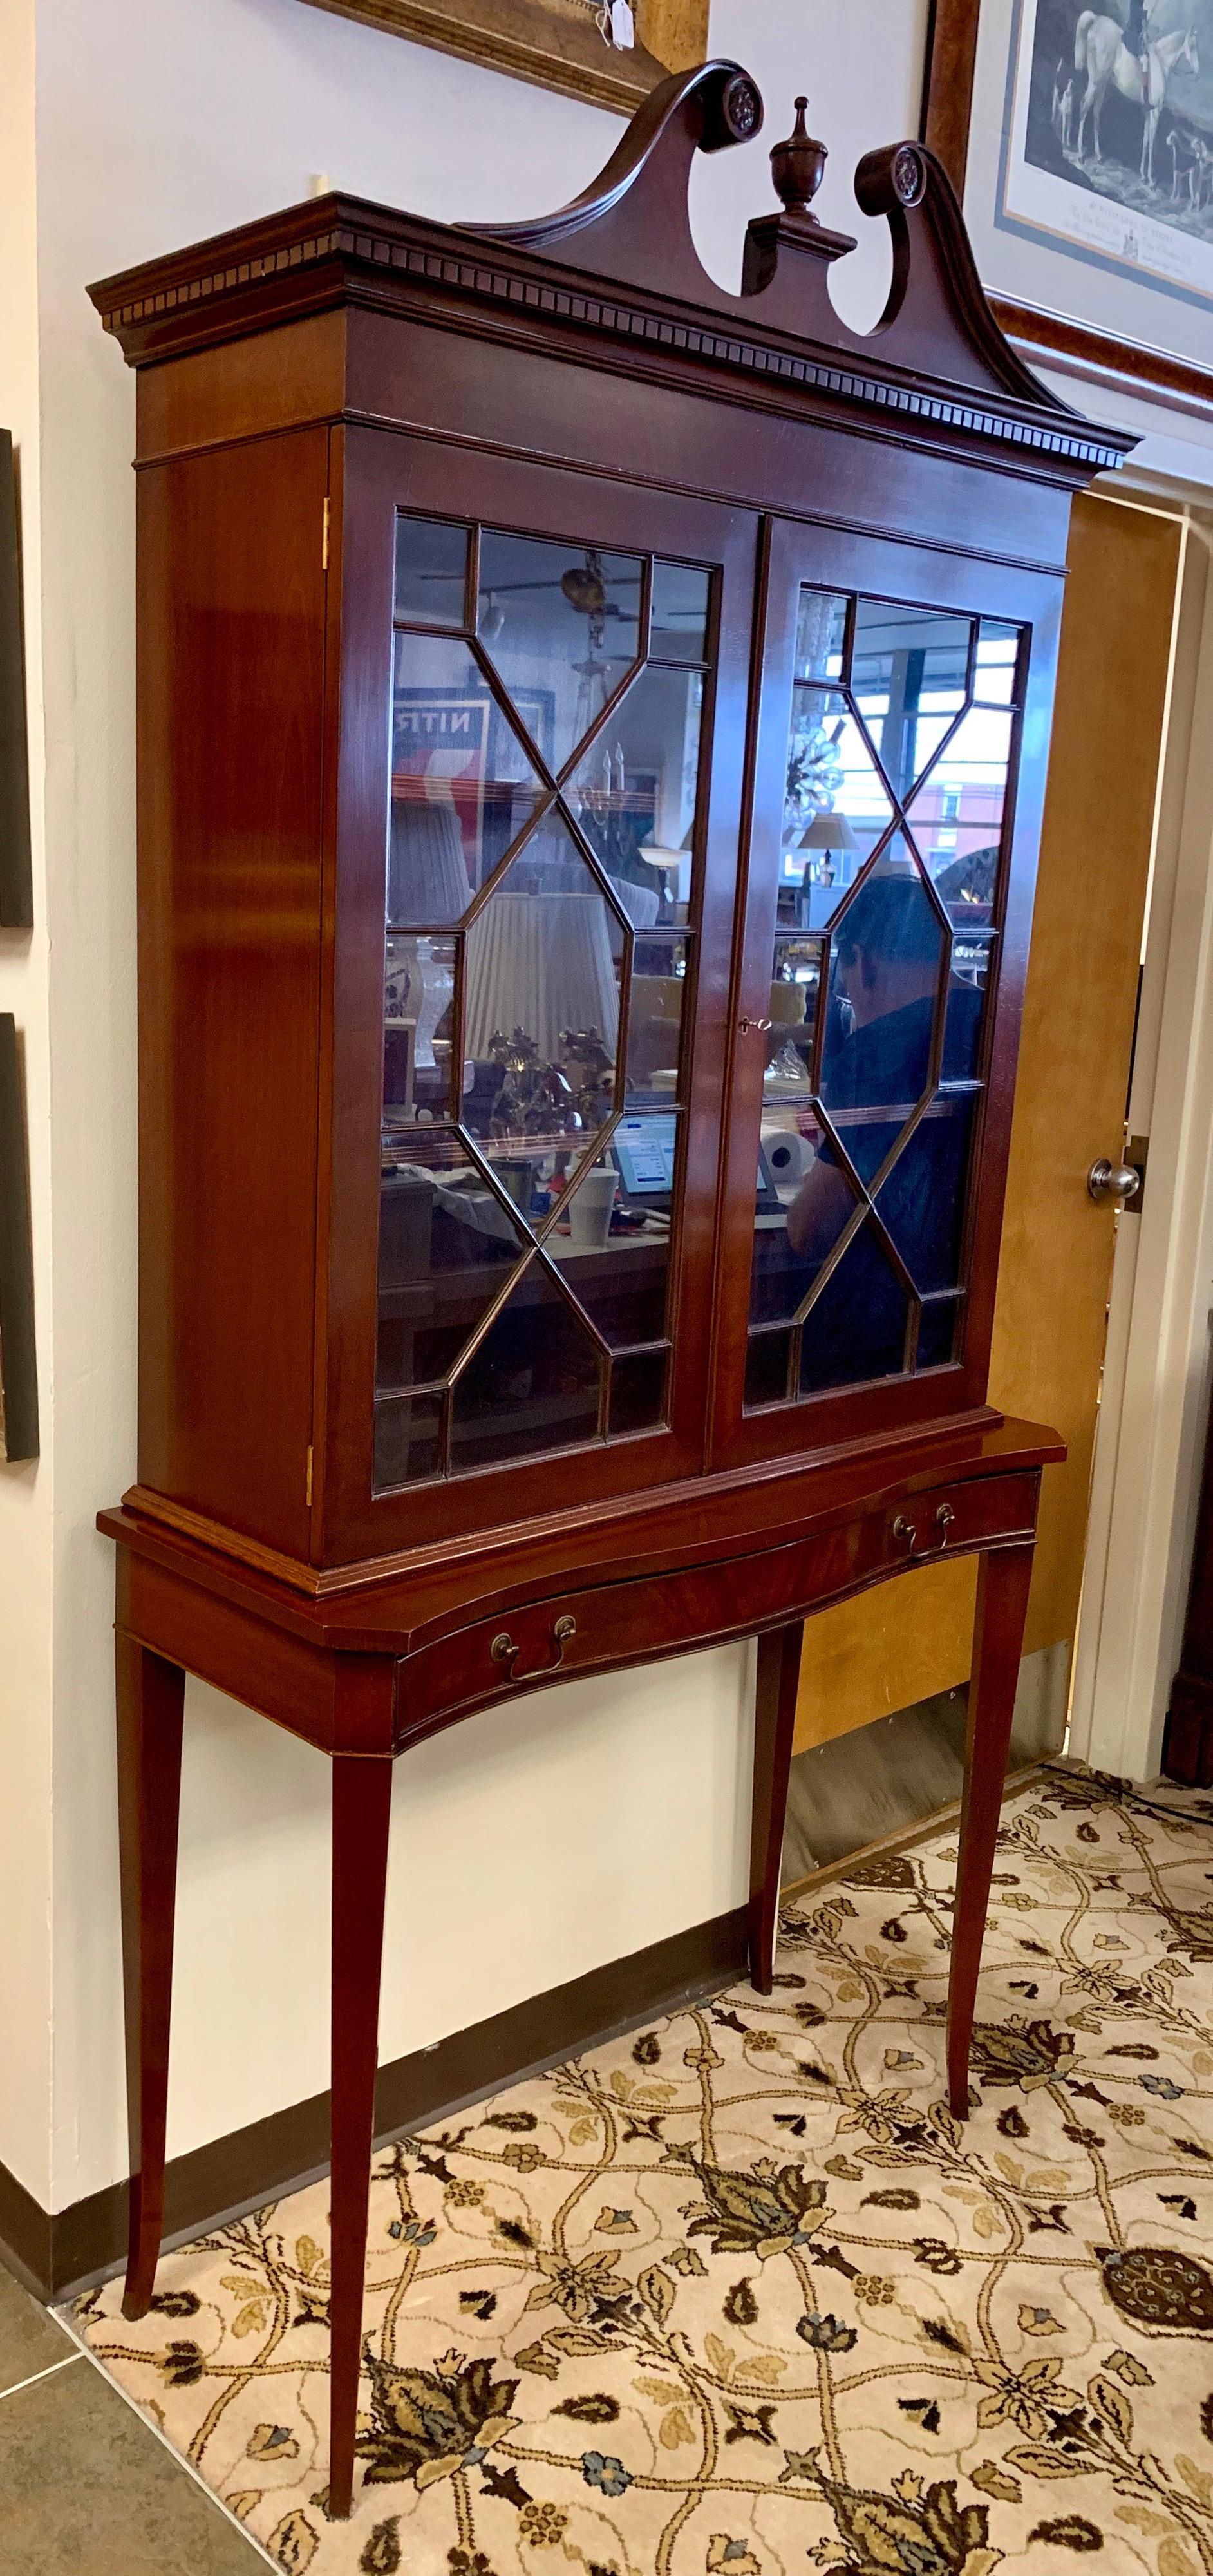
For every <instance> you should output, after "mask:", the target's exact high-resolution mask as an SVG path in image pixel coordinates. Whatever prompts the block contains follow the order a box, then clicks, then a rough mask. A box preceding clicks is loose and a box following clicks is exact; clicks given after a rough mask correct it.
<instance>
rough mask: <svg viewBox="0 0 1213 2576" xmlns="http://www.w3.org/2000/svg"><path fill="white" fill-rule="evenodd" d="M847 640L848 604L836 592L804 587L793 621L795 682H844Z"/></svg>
mask: <svg viewBox="0 0 1213 2576" xmlns="http://www.w3.org/2000/svg"><path fill="white" fill-rule="evenodd" d="M846 639H847V601H846V600H845V599H844V598H841V597H840V596H839V595H838V593H837V592H833V591H828V590H810V589H809V588H808V585H807V584H806V585H805V587H804V589H802V591H801V594H800V607H799V610H798V612H797V618H796V670H795V676H796V679H797V680H798V681H800V680H818V681H821V680H841V679H843V678H845V668H844V656H845V652H846Z"/></svg>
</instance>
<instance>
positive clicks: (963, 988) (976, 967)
mask: <svg viewBox="0 0 1213 2576" xmlns="http://www.w3.org/2000/svg"><path fill="white" fill-rule="evenodd" d="M994 938H995V933H994V932H993V931H992V930H986V931H981V930H979V931H977V932H976V933H975V934H968V933H962V932H961V931H960V930H959V929H957V931H956V932H955V933H954V935H953V939H952V966H951V972H950V974H949V977H948V1016H947V1021H946V1024H945V1030H944V1041H943V1078H944V1081H945V1082H971V1081H972V1080H973V1079H974V1077H975V1076H976V1073H977V1067H978V1063H979V1060H980V1055H981V1024H982V1020H983V1018H984V1015H985V993H986V985H987V983H988V980H989V973H990V963H991V960H992V958H993V954H994Z"/></svg>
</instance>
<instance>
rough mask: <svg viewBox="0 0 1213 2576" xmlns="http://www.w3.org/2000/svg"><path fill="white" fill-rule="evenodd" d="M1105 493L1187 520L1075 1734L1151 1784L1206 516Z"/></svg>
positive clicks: (1195, 882)
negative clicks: (1138, 1173) (1132, 1149)
mask: <svg viewBox="0 0 1213 2576" xmlns="http://www.w3.org/2000/svg"><path fill="white" fill-rule="evenodd" d="M1095 493H1096V496H1097V497H1098V498H1100V499H1102V500H1103V501H1104V502H1105V503H1106V504H1107V505H1108V506H1109V507H1118V508H1126V507H1127V508H1134V509H1144V510H1153V511H1155V512H1161V513H1162V514H1163V515H1165V516H1167V517H1168V518H1172V519H1177V520H1178V521H1179V522H1180V524H1181V529H1182V535H1181V551H1180V561H1179V573H1178V580H1177V585H1176V600H1175V615H1174V622H1173V627H1172V640H1171V666H1170V673H1169V677H1168V688H1167V705H1166V715H1165V719H1164V732H1163V742H1162V749H1161V759H1160V767H1159V781H1158V795H1157V800H1156V805H1155V818H1154V840H1153V849H1152V852H1151V866H1150V881H1149V892H1148V897H1147V914H1146V923H1145V931H1144V940H1143V961H1142V976H1141V988H1140V1003H1139V1016H1138V1029H1137V1038H1136V1044H1135V1048H1134V1059H1133V1070H1132V1076H1131V1082H1130V1091H1129V1100H1128V1104H1127V1109H1128V1114H1127V1119H1126V1131H1125V1132H1126V1136H1127V1137H1129V1136H1131V1137H1135V1138H1136V1137H1143V1138H1148V1140H1149V1166H1148V1174H1147V1183H1146V1188H1145V1191H1144V1193H1143V1198H1142V1206H1141V1211H1140V1214H1136V1213H1133V1212H1130V1211H1128V1210H1126V1211H1125V1213H1124V1214H1123V1215H1122V1216H1121V1217H1120V1218H1119V1219H1118V1223H1117V1239H1116V1246H1115V1252H1114V1256H1113V1267H1112V1280H1111V1289H1110V1297H1109V1312H1108V1336H1107V1346H1106V1350H1105V1358H1104V1372H1103V1386H1102V1396H1101V1404H1100V1416H1099V1424H1098V1428H1097V1433H1096V1443H1095V1456H1094V1462H1093V1467H1092V1479H1091V1512H1090V1519H1089V1523H1088V1531H1087V1549H1086V1558H1085V1564H1084V1573H1083V1592H1082V1602H1081V1607H1080V1612H1079V1623H1078V1634H1077V1639H1076V1645H1075V1655H1074V1666H1073V1677H1072V1684H1071V1702H1070V1732H1069V1737H1068V1750H1069V1751H1070V1753H1071V1754H1073V1755H1075V1756H1077V1757H1078V1758H1080V1759H1081V1760H1083V1761H1085V1762H1089V1763H1090V1764H1091V1766H1092V1767H1093V1768H1094V1769H1097V1770H1102V1771H1108V1772H1111V1773H1114V1774H1115V1775H1116V1776H1117V1777H1121V1778H1128V1779H1132V1780H1136V1781H1144V1780H1151V1779H1154V1778H1156V1777H1157V1775H1158V1770H1159V1764H1160V1760H1161V1753H1162V1731H1163V1725H1164V1721H1165V1717H1166V1711H1167V1705H1168V1701H1169V1698H1170V1691H1171V1683H1172V1679H1173V1677H1174V1673H1175V1669H1176V1666H1177V1664H1178V1661H1179V1651H1180V1641H1181V1637H1182V1632H1183V1621H1184V1611H1185V1604H1186V1598H1187V1588H1188V1577H1189V1569H1190V1565H1191V1557H1192V1546H1193V1540H1194V1534H1195V1519H1196V1507H1197V1498H1198V1488H1199V1482H1200V1470H1201V1457H1202V1450H1203V1432H1204V1422H1205V1415H1206V1408H1207V1399H1208V1386H1209V1373H1210V1306H1211V1282H1213V1189H1211V1188H1210V1171H1211V1169H1213V511H1211V510H1210V506H1209V496H1208V490H1207V487H1203V488H1200V489H1199V497H1197V495H1196V493H1195V492H1194V494H1193V497H1192V498H1191V499H1188V498H1187V497H1186V496H1185V495H1184V494H1183V493H1182V492H1181V493H1180V494H1179V495H1178V496H1177V495H1176V490H1175V486H1174V485H1173V484H1169V483H1168V484H1166V485H1162V484H1160V483H1154V482H1152V481H1151V480H1150V478H1148V477H1146V476H1142V477H1141V479H1140V481H1138V482H1135V484H1134V485H1132V486H1130V488H1129V489H1128V490H1122V491H1120V492H1116V493H1112V492H1110V491H1108V490H1106V489H1104V488H1101V486H1099V485H1098V484H1097V485H1096V486H1095ZM1114 1143H1115V1140H1112V1142H1111V1144H1110V1146H1109V1151H1111V1150H1113V1147H1114Z"/></svg>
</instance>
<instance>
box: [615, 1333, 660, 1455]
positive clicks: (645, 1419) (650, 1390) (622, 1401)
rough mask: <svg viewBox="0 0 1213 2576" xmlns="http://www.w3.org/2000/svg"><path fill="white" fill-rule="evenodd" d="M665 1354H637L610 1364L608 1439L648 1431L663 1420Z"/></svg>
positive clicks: (649, 1352)
mask: <svg viewBox="0 0 1213 2576" xmlns="http://www.w3.org/2000/svg"><path fill="white" fill-rule="evenodd" d="M669 1357H670V1355H669V1351H668V1350H661V1351H638V1352H637V1353H636V1354H635V1356H634V1357H633V1358H632V1359H626V1360H613V1361H612V1363H611V1399H610V1409H609V1412H608V1416H607V1429H608V1433H609V1435H610V1437H611V1438H612V1439H616V1438H618V1436H619V1435H620V1433H621V1432H624V1431H652V1430H654V1429H655V1428H656V1425H657V1424H658V1423H659V1422H663V1421H664V1420H665V1382H666V1371H667V1368H668V1366H669Z"/></svg>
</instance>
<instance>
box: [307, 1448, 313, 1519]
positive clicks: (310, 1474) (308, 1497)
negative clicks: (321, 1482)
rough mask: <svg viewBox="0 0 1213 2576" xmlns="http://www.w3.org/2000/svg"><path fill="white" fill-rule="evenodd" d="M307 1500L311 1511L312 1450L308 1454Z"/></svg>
mask: <svg viewBox="0 0 1213 2576" xmlns="http://www.w3.org/2000/svg"><path fill="white" fill-rule="evenodd" d="M307 1500H308V1510H309V1511H310V1510H311V1507H312V1452H311V1450H310V1449H309V1450H308V1453H307Z"/></svg>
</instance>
